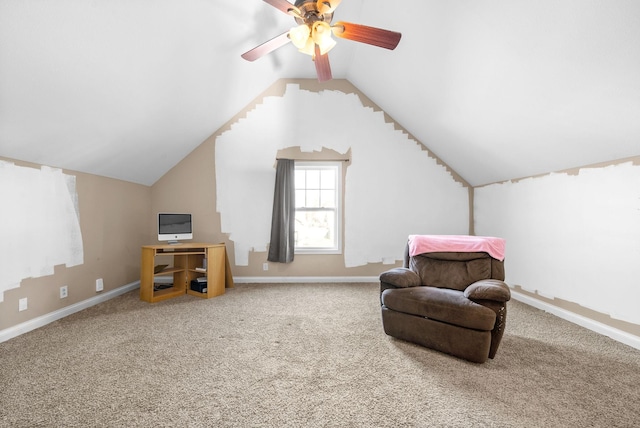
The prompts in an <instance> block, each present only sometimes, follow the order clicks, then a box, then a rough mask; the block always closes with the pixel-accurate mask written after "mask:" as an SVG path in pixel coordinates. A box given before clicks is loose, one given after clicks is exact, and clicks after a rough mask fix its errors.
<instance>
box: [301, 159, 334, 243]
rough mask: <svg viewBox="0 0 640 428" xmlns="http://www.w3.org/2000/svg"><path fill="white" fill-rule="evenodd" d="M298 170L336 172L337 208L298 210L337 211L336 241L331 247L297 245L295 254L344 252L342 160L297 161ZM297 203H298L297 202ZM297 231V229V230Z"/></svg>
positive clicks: (303, 209) (306, 209) (302, 209)
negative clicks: (327, 170)
mask: <svg viewBox="0 0 640 428" xmlns="http://www.w3.org/2000/svg"><path fill="white" fill-rule="evenodd" d="M295 168H296V170H300V169H310V170H316V169H331V170H334V171H335V173H336V177H335V186H336V189H335V197H336V201H335V208H326V207H320V208H298V207H296V212H298V211H326V210H330V211H331V210H332V211H335V215H334V218H335V225H334V227H335V242H334V244H335V245H334V246H333V247H331V248H325V247H298V246H296V247H295V254H342V199H343V197H342V162H341V161H296V163H295ZM296 205H297V203H296ZM296 233H297V231H296Z"/></svg>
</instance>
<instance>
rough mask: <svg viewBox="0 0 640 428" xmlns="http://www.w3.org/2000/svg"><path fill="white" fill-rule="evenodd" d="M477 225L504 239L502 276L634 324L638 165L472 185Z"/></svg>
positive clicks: (639, 255)
mask: <svg viewBox="0 0 640 428" xmlns="http://www.w3.org/2000/svg"><path fill="white" fill-rule="evenodd" d="M474 209H475V211H474V219H475V231H476V233H477V234H478V235H494V236H500V237H502V238H505V239H506V241H507V252H506V254H507V257H506V259H505V270H506V275H507V278H506V281H507V283H509V284H510V285H512V286H514V285H519V286H521V287H522V288H524V289H525V290H527V291H531V292H538V293H539V294H540V295H542V296H544V297H548V298H559V299H563V300H567V301H570V302H574V303H577V304H580V305H582V306H584V307H586V308H589V309H593V310H595V311H598V312H600V313H604V314H609V315H610V316H611V317H612V318H615V319H619V320H623V321H627V322H631V323H635V324H640V311H639V310H638V302H640V286H639V281H640V279H639V278H640V166H638V165H634V164H633V163H631V162H627V163H621V164H618V165H612V166H607V167H598V168H582V169H580V170H579V173H578V174H572V175H570V174H565V173H562V174H550V175H545V176H541V177H536V178H528V179H525V180H521V181H517V182H504V183H501V184H492V185H488V186H485V187H480V188H477V189H476V190H475V200H474Z"/></svg>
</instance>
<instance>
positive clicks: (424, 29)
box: [0, 0, 640, 185]
mask: <svg viewBox="0 0 640 428" xmlns="http://www.w3.org/2000/svg"><path fill="white" fill-rule="evenodd" d="M336 20H344V21H350V22H355V23H360V24H366V25H372V26H376V27H381V28H386V29H390V30H395V31H400V32H402V34H403V37H402V40H401V42H400V45H399V46H398V48H397V49H396V50H394V51H387V50H385V49H380V48H376V47H372V46H368V45H364V44H360V43H356V42H353V41H349V40H343V39H338V45H337V46H336V48H334V49H333V50H332V51H331V54H330V58H331V67H332V71H333V75H334V78H343V79H348V80H349V81H350V82H351V83H352V84H353V85H355V86H356V87H357V88H358V89H360V90H361V91H362V92H364V93H365V94H366V95H367V96H368V97H369V98H371V99H372V100H373V101H374V102H375V103H376V104H378V105H379V106H380V107H381V108H382V109H384V110H385V111H386V112H387V113H388V114H389V115H391V116H392V117H393V118H394V119H395V120H396V121H397V122H398V123H399V124H400V125H401V126H403V127H404V128H405V129H407V130H408V131H409V132H410V133H411V134H413V135H414V136H415V137H416V138H417V139H419V140H420V141H421V142H423V143H424V144H425V145H426V146H428V147H429V148H430V149H431V150H432V151H433V152H434V153H435V154H436V155H438V156H439V157H440V158H442V159H443V160H444V161H445V162H446V163H448V164H449V165H450V166H451V167H452V168H453V169H454V170H455V171H456V172H458V173H459V174H460V175H461V176H462V177H464V178H465V179H466V180H467V181H468V182H469V183H471V184H472V185H482V184H486V183H491V182H495V181H501V180H506V179H513V178H520V177H524V176H530V175H534V174H540V173H545V172H551V171H557V170H562V169H567V168H573V167H578V166H583V165H588V164H592V163H598V162H606V161H611V160H616V159H622V158H626V157H631V156H638V155H640V2H639V1H637V0H588V1H586V0H536V1H533V0H526V1H525V0H426V1H425V0H405V1H402V2H397V3H393V2H388V1H382V0H367V1H366V2H365V1H364V0H344V1H343V2H342V3H341V5H340V6H339V8H338V9H337V10H336V12H335V15H334V21H336ZM294 24H295V22H294V21H293V19H292V18H291V17H289V16H287V15H285V14H283V13H282V12H280V11H278V10H277V9H275V8H274V7H272V6H270V5H268V4H266V3H264V2H263V1H261V0H244V1H239V0H226V1H225V0H56V1H42V0H0V156H5V157H8V158H13V159H18V160H24V161H30V162H35V163H40V164H45V165H49V166H56V167H62V168H67V169H72V170H77V171H82V172H89V173H92V174H98V175H103V176H107V177H114V178H119V179H122V180H127V181H132V182H136V183H142V184H147V185H150V184H153V183H154V182H155V181H156V180H157V179H158V178H160V177H161V176H162V175H163V174H164V173H165V172H166V171H167V170H168V169H170V168H171V167H172V166H173V165H175V164H176V163H177V162H179V161H180V160H181V159H182V158H184V157H185V156H186V155H187V154H188V153H189V152H191V151H192V150H193V149H194V148H195V147H197V146H198V145H199V144H201V143H202V142H203V141H204V140H205V139H206V138H207V137H208V136H210V135H211V134H212V133H214V132H215V131H216V130H217V129H218V128H220V127H221V126H222V125H224V124H225V123H226V122H227V121H228V120H229V119H231V118H232V117H233V116H234V115H235V114H236V113H237V112H238V111H240V110H242V109H243V108H244V107H245V106H246V105H247V104H248V103H250V102H251V101H252V100H253V99H254V98H255V97H256V96H258V95H259V94H260V93H261V92H262V91H264V90H265V89H266V88H268V87H269V86H270V85H271V84H272V83H273V82H275V81H276V80H277V79H280V78H311V77H314V76H315V68H314V66H313V63H312V61H311V59H310V57H308V56H306V55H303V54H300V53H298V52H297V51H296V49H295V48H294V47H293V46H292V45H288V46H284V47H282V48H280V49H279V50H277V51H275V52H273V53H272V54H270V55H269V56H267V57H264V58H262V59H260V60H258V61H256V62H253V63H251V62H247V61H244V60H243V59H241V58H240V54H241V53H243V52H245V51H247V50H249V49H251V48H253V47H254V46H256V45H258V44H260V43H262V42H264V41H266V40H268V39H270V38H271V37H274V36H276V35H278V34H280V33H282V32H284V31H286V30H288V29H289V28H290V27H291V26H293V25H294Z"/></svg>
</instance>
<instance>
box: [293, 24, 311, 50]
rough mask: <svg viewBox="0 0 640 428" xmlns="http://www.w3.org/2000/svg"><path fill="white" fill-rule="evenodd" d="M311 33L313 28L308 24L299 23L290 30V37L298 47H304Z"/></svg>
mask: <svg viewBox="0 0 640 428" xmlns="http://www.w3.org/2000/svg"><path fill="white" fill-rule="evenodd" d="M310 35H311V29H310V28H309V26H308V25H306V24H302V25H298V26H297V27H293V28H292V29H291V30H289V38H290V39H291V42H292V43H293V44H294V46H295V47H297V48H298V49H304V47H305V46H306V45H307V42H308V41H309V36H310Z"/></svg>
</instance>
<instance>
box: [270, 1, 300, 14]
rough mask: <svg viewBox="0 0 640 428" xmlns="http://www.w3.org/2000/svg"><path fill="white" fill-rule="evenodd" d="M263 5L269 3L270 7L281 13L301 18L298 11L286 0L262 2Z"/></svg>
mask: <svg viewBox="0 0 640 428" xmlns="http://www.w3.org/2000/svg"><path fill="white" fill-rule="evenodd" d="M263 1H264V2H265V3H269V4H270V5H271V6H273V7H275V8H276V9H279V10H281V11H282V12H284V13H286V14H288V15H295V16H302V15H301V13H300V9H298V8H297V7H295V6H294V5H292V4H291V3H289V2H288V1H287V0H263Z"/></svg>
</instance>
